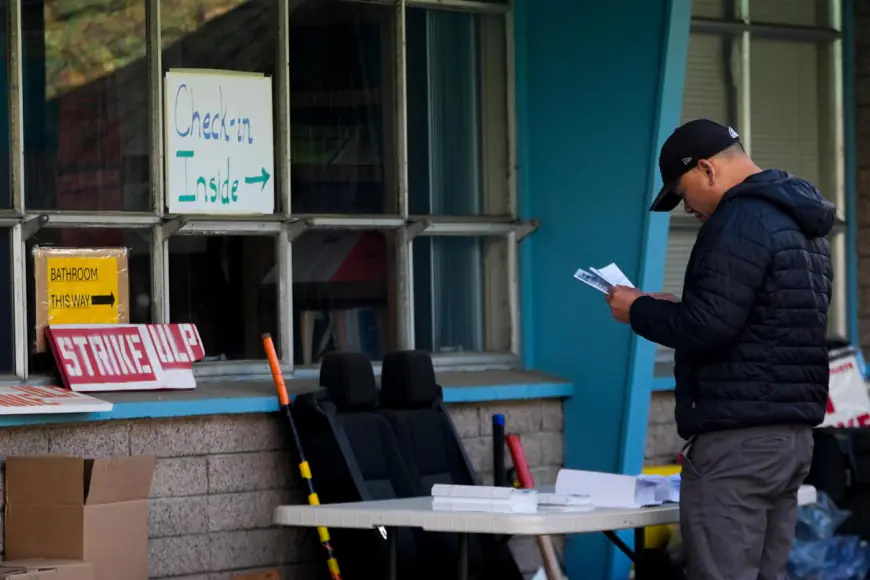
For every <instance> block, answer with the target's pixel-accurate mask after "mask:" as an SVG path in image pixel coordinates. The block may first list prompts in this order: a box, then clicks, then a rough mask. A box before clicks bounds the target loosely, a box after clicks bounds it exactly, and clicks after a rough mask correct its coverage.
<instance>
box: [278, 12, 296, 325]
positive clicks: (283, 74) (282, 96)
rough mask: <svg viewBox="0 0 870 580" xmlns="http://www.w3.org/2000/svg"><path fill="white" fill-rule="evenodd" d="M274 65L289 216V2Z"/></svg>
mask: <svg viewBox="0 0 870 580" xmlns="http://www.w3.org/2000/svg"><path fill="white" fill-rule="evenodd" d="M275 63H276V71H275V81H276V84H277V89H278V91H277V99H278V106H277V107H276V108H275V111H276V114H277V119H276V121H277V122H276V129H277V131H276V133H277V138H278V143H277V147H276V148H275V155H276V157H277V159H276V164H275V167H276V169H277V172H276V173H277V175H276V179H277V182H276V183H277V184H278V200H277V201H278V213H281V214H283V215H285V216H289V215H290V213H291V212H292V206H291V181H290V174H291V165H290V162H291V159H290V156H291V145H290V131H291V127H290V3H289V2H288V0H278V48H277V55H276V59H275ZM282 336H283V335H282Z"/></svg>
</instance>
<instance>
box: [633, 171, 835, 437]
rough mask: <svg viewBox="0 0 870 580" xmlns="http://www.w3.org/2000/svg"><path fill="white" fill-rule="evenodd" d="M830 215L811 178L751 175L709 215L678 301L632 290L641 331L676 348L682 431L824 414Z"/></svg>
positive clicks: (812, 420) (808, 419)
mask: <svg viewBox="0 0 870 580" xmlns="http://www.w3.org/2000/svg"><path fill="white" fill-rule="evenodd" d="M834 219H835V209H834V206H833V205H831V204H830V203H829V202H827V201H825V200H824V199H823V198H822V196H821V195H820V194H819V192H818V191H817V190H816V189H815V188H814V187H813V186H812V185H810V184H809V183H807V182H806V181H803V180H801V179H798V178H796V177H793V176H791V175H789V174H787V173H784V172H782V171H776V170H768V171H763V172H761V173H758V174H756V175H753V176H751V177H749V178H748V179H746V180H745V181H744V182H743V183H741V184H740V185H738V186H736V187H734V188H732V189H731V190H730V191H728V192H727V193H726V194H725V196H724V197H723V198H722V201H721V203H720V204H719V207H718V209H717V210H716V211H715V212H714V213H713V215H712V216H710V219H709V220H708V221H707V222H706V223H705V224H704V225H703V226H702V227H701V230H700V232H699V234H698V239H697V241H696V243H695V247H694V249H693V250H692V255H691V257H690V259H689V265H688V269H687V271H686V278H685V283H684V288H683V295H682V302H681V303H672V302H666V301H663V300H656V299H654V298H651V297H647V296H644V297H641V298H638V299H637V300H636V301H635V302H634V304H633V305H632V307H631V313H630V317H631V326H632V328H633V329H634V331H635V332H636V333H637V334H639V335H641V336H643V337H645V338H647V339H649V340H651V341H653V342H656V343H658V344H662V345H664V346H667V347H670V348H673V349H675V363H676V364H675V367H674V377H675V379H676V383H677V385H676V393H675V396H676V400H677V407H676V418H677V427H678V430H679V433H680V436H682V437H683V438H686V439H688V438H689V437H691V436H692V435H697V434H699V433H703V432H707V431H716V430H722V429H732V428H738V427H751V426H757V425H772V424H805V425H813V426H814V425H818V424H819V423H820V422H821V421H822V419H823V418H824V416H825V403H826V401H827V397H828V353H827V348H826V345H825V343H826V340H825V339H826V333H827V326H828V314H827V313H828V304H829V303H830V300H831V283H832V281H833V270H832V267H831V257H830V253H829V250H828V242H827V240H826V239H825V238H824V236H827V235H828V234H829V233H830V231H831V229H832V228H833V225H834Z"/></svg>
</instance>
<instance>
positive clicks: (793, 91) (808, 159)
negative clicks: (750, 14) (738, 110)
mask: <svg viewBox="0 0 870 580" xmlns="http://www.w3.org/2000/svg"><path fill="white" fill-rule="evenodd" d="M831 60H832V59H829V55H828V51H827V50H826V49H820V48H819V46H818V45H817V44H815V43H801V42H788V41H781V40H762V39H759V40H755V41H754V42H753V43H752V59H751V61H750V62H751V76H752V80H751V88H752V92H751V113H752V135H751V137H752V140H751V146H752V157H753V158H754V159H755V161H756V162H757V163H758V164H759V165H760V166H761V167H764V168H777V169H782V170H784V171H788V172H790V173H793V174H795V175H797V176H799V177H802V178H804V179H806V180H807V181H809V182H811V183H813V184H815V185H816V186H817V187H818V188H819V189H820V190H821V191H822V193H823V194H824V195H825V196H826V197H827V198H828V199H831V200H832V201H834V202H835V203H837V200H838V199H839V198H840V195H841V191H840V190H841V176H840V168H839V163H838V155H841V153H842V152H841V149H840V146H839V145H838V144H836V143H835V139H836V135H837V131H836V127H837V125H838V119H837V116H838V114H839V111H840V108H839V107H838V105H837V103H836V102H835V101H834V98H835V95H836V93H837V91H836V90H835V89H834V85H833V82H832V80H831V79H832V76H831V75H830V66H828V63H829V62H831ZM839 122H841V120H839ZM838 205H840V204H838ZM839 209H840V211H841V212H842V211H843V210H844V208H843V207H842V205H841V207H840V208H839Z"/></svg>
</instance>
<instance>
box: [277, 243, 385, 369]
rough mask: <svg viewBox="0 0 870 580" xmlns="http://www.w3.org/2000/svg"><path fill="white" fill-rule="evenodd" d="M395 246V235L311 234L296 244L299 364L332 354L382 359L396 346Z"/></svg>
mask: <svg viewBox="0 0 870 580" xmlns="http://www.w3.org/2000/svg"><path fill="white" fill-rule="evenodd" d="M394 248H395V243H394V235H393V234H392V233H390V232H379V231H325V230H314V231H310V232H308V233H306V234H304V235H302V236H300V237H299V238H297V239H296V240H294V241H293V319H294V321H295V324H294V327H295V328H294V337H295V339H296V344H295V345H294V352H295V354H294V361H295V362H296V364H297V365H311V364H317V363H318V362H319V361H320V359H321V358H322V356H323V355H324V354H326V353H328V352H332V351H341V352H364V353H366V354H367V355H368V356H369V357H370V358H371V359H373V360H377V359H381V358H383V355H384V353H385V352H387V351H389V350H394V348H395V344H396V335H395V329H396V322H395V320H396V318H395V316H396V307H395V302H396V295H395V287H396V286H395V284H393V283H391V280H395V277H396V273H395V263H396V262H395V251H394Z"/></svg>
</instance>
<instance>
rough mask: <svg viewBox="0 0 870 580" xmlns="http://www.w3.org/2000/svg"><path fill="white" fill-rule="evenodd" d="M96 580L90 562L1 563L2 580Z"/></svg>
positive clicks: (38, 561) (43, 560) (19, 561)
mask: <svg viewBox="0 0 870 580" xmlns="http://www.w3.org/2000/svg"><path fill="white" fill-rule="evenodd" d="M7 579H8V580H94V567H93V566H91V564H90V562H80V561H77V560H50V559H48V558H33V559H31V560H11V561H8V562H0V580H7Z"/></svg>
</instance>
